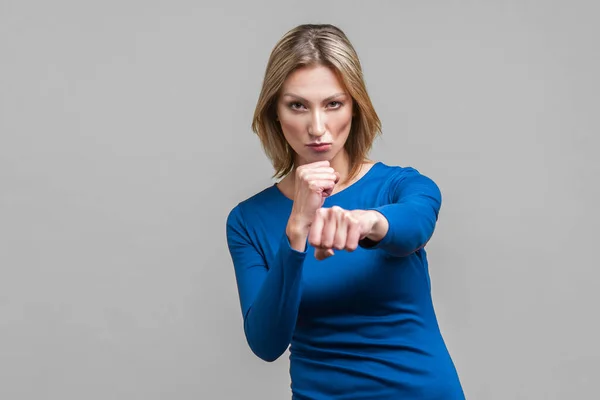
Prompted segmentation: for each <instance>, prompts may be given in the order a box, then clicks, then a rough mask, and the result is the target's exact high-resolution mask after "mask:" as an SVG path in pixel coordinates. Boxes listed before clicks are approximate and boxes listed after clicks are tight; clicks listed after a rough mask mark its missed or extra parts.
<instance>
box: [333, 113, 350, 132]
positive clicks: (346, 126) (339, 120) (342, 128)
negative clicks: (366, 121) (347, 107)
mask: <svg viewBox="0 0 600 400" xmlns="http://www.w3.org/2000/svg"><path fill="white" fill-rule="evenodd" d="M332 125H333V127H334V129H335V131H336V132H337V133H338V134H348V132H349V131H350V128H351V126H352V113H351V112H346V113H343V114H342V113H340V114H339V115H337V116H336V118H335V119H334V120H332Z"/></svg>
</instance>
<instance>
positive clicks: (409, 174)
mask: <svg viewBox="0 0 600 400" xmlns="http://www.w3.org/2000/svg"><path fill="white" fill-rule="evenodd" d="M369 175H370V177H371V179H372V180H373V181H375V182H377V183H378V185H379V188H380V190H382V191H384V192H387V194H389V195H391V196H393V195H400V194H402V193H403V194H408V193H414V192H415V191H416V192H423V193H425V192H426V193H429V194H431V195H434V196H435V197H441V193H440V189H439V187H438V185H437V183H436V182H435V181H434V180H433V179H432V178H431V177H430V176H428V175H425V174H423V173H421V172H420V171H419V170H418V169H417V168H415V167H413V166H401V165H388V164H385V163H383V162H377V163H376V164H375V165H374V166H373V167H372V168H371V171H370V172H369Z"/></svg>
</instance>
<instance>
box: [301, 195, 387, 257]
mask: <svg viewBox="0 0 600 400" xmlns="http://www.w3.org/2000/svg"><path fill="white" fill-rule="evenodd" d="M387 230H388V225H387V220H386V219H385V217H383V215H381V214H380V213H378V212H377V211H372V210H369V211H365V210H344V209H342V208H340V207H337V206H333V207H331V208H321V209H319V210H318V211H317V213H316V215H315V219H314V220H313V223H312V225H311V228H310V232H309V235H308V242H309V243H310V244H311V245H312V246H314V247H315V258H316V259H318V260H323V259H325V258H327V257H330V256H332V255H333V254H334V252H333V250H334V249H335V250H346V251H354V250H356V248H357V247H358V242H359V241H360V240H361V239H364V238H365V237H369V239H372V240H374V241H379V240H381V239H382V238H383V237H384V236H385V233H386V232H387Z"/></svg>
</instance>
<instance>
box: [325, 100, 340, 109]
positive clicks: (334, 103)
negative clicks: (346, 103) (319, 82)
mask: <svg viewBox="0 0 600 400" xmlns="http://www.w3.org/2000/svg"><path fill="white" fill-rule="evenodd" d="M342 105H343V104H342V103H341V102H339V101H331V102H329V104H328V107H329V108H333V109H336V108H340V107H341V106H342Z"/></svg>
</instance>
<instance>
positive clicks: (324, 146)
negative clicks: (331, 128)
mask: <svg viewBox="0 0 600 400" xmlns="http://www.w3.org/2000/svg"><path fill="white" fill-rule="evenodd" d="M306 146H307V147H309V148H310V149H311V150H313V151H316V152H323V151H327V150H329V149H330V148H331V143H311V144H307V145H306Z"/></svg>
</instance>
